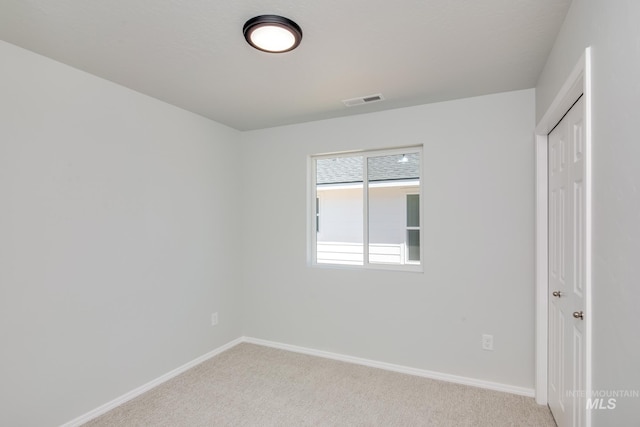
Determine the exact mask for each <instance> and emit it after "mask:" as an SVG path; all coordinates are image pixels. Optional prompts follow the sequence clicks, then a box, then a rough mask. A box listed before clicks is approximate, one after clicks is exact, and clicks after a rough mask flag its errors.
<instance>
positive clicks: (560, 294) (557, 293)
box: [551, 291, 562, 298]
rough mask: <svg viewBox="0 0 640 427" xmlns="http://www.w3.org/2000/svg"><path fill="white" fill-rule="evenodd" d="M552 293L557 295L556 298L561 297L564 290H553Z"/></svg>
mask: <svg viewBox="0 0 640 427" xmlns="http://www.w3.org/2000/svg"><path fill="white" fill-rule="evenodd" d="M551 295H553V296H554V297H556V298H560V297H561V296H562V292H560V291H553V293H552V294H551Z"/></svg>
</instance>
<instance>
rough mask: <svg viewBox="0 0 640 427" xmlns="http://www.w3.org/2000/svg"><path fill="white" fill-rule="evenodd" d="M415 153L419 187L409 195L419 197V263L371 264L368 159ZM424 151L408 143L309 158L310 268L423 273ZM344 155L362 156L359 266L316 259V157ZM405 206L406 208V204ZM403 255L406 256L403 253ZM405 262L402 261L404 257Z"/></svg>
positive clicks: (308, 254) (308, 220)
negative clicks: (418, 163)
mask: <svg viewBox="0 0 640 427" xmlns="http://www.w3.org/2000/svg"><path fill="white" fill-rule="evenodd" d="M411 153H418V154H419V157H420V166H419V171H420V178H419V182H420V184H419V189H418V190H417V191H411V192H410V193H411V194H418V195H419V198H420V211H419V221H420V227H419V231H420V261H419V262H411V263H406V262H405V264H382V263H370V262H369V222H368V210H369V194H368V193H369V192H368V189H369V177H368V170H367V169H368V168H367V167H366V166H367V164H368V161H367V159H368V158H370V157H379V156H388V155H398V154H411ZM422 156H423V150H422V145H417V146H407V147H400V148H389V149H377V150H361V151H351V152H337V153H325V154H318V155H312V156H309V158H308V170H309V175H308V182H309V197H308V207H307V208H308V209H307V224H308V226H307V229H308V232H309V233H308V234H309V238H308V242H309V245H308V249H307V258H308V264H309V265H310V266H313V267H321V268H327V267H328V268H346V269H371V270H396V271H411V272H420V273H421V272H423V271H424V270H423V267H424V261H425V260H424V239H423V235H424V233H423V230H424V209H423V207H422V206H423V203H424V194H423V193H424V185H423V182H424V167H423V165H424V162H423V157H422ZM336 157H341V158H346V157H362V158H363V171H362V173H363V176H362V181H363V182H362V188H363V194H362V197H363V200H362V208H363V213H362V215H363V216H362V219H363V221H362V223H363V234H362V237H363V238H362V246H363V264H362V265H343V264H337V263H336V264H331V263H318V262H317V254H316V250H317V247H318V242H317V232H316V209H317V205H316V201H317V200H318V194H317V191H316V189H317V188H316V176H317V175H316V160H321V159H331V158H336ZM405 209H406V207H405ZM405 234H406V227H405ZM406 238H407V237H406V236H405V244H406ZM405 258H406V256H405ZM403 261H404V260H403Z"/></svg>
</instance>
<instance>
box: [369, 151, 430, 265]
mask: <svg viewBox="0 0 640 427" xmlns="http://www.w3.org/2000/svg"><path fill="white" fill-rule="evenodd" d="M367 177H368V181H369V185H368V188H367V190H368V201H369V204H368V213H369V216H368V225H369V230H368V231H369V262H370V263H372V264H404V262H405V253H404V252H405V248H406V247H408V245H407V242H406V241H405V239H406V236H407V234H406V229H407V224H406V219H407V214H405V209H406V203H407V201H406V195H407V191H416V190H417V189H419V188H420V158H419V154H418V153H410V154H393V155H385V156H374V157H369V158H368V159H367Z"/></svg>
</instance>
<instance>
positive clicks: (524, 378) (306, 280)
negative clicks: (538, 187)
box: [242, 90, 535, 388]
mask: <svg viewBox="0 0 640 427" xmlns="http://www.w3.org/2000/svg"><path fill="white" fill-rule="evenodd" d="M534 107H535V106H534V91H533V90H525V91H518V92H509V93H503V94H497V95H491V96H483V97H478V98H471V99H464V100H460V101H453V102H446V103H440V104H431V105H424V106H419V107H412V108H406V109H398V110H391V111H387V112H382V113H375V114H367V115H359V116H352V117H347V118H342V119H333V120H327V121H320V122H313V123H306V124H300V125H295V126H288V127H281V128H273V129H266V130H260V131H253V132H246V133H243V134H242V140H243V150H244V151H243V155H242V159H243V162H242V165H243V169H242V171H243V172H242V175H243V176H245V180H244V181H243V182H244V188H243V190H242V194H243V200H244V205H243V209H242V212H243V217H242V218H243V220H242V222H243V233H244V234H243V236H244V245H243V250H242V263H243V269H242V270H243V283H244V292H245V297H244V298H245V299H244V302H245V310H246V313H247V316H246V319H245V335H248V336H251V337H256V338H261V339H267V340H273V341H278V342H283V343H288V344H294V345H299V346H305V347H311V348H315V349H320V350H326V351H332V352H337V353H342V354H347V355H351V356H357V357H363V358H368V359H373V360H379V361H384V362H388V363H395V364H400V365H405V366H411V367H415V368H421V369H427V370H432V371H438V372H443V373H448V374H454V375H462V376H466V377H471V378H476V379H483V380H489V381H495V382H498V383H504V384H509V385H514V386H520V387H527V388H533V386H534V360H533V341H534V314H533V313H534V312H533V308H534V307H533V301H534V280H533V278H534V268H533V260H534V254H533V248H534V240H533V235H534V216H533V213H534V195H533V189H534V182H533V162H534V160H533V147H534V145H533V129H534V116H535V112H534ZM416 144H424V163H425V165H424V170H425V176H424V179H423V182H424V186H425V190H424V191H425V192H424V195H425V197H424V200H423V203H422V208H423V210H424V212H425V215H424V220H425V221H424V222H425V224H424V245H425V252H424V253H425V260H424V264H425V268H424V270H425V272H424V274H420V273H403V272H379V271H378V272H374V271H361V270H353V269H351V270H349V269H332V268H311V267H309V266H308V265H307V215H306V214H305V212H306V209H307V197H308V192H307V190H308V188H307V158H308V156H309V155H312V154H317V153H326V152H336V151H345V150H354V149H363V148H386V147H397V146H406V145H416ZM483 333H489V334H493V335H494V336H495V351H493V352H488V351H483V350H482V349H481V334H483Z"/></svg>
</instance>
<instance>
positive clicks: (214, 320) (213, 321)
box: [211, 312, 218, 326]
mask: <svg viewBox="0 0 640 427" xmlns="http://www.w3.org/2000/svg"><path fill="white" fill-rule="evenodd" d="M217 324H218V312H215V313H212V314H211V326H216V325H217Z"/></svg>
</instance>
